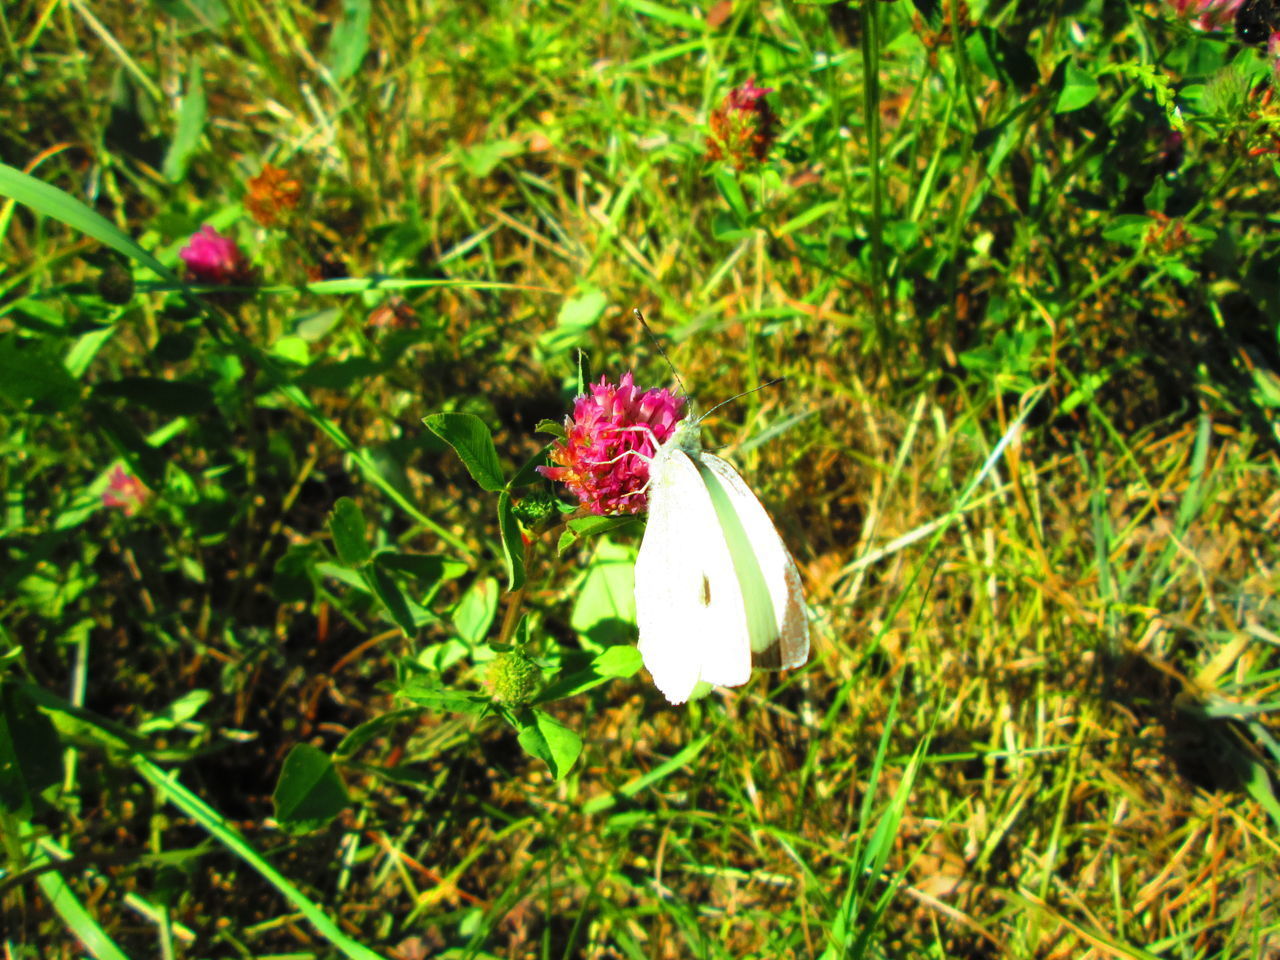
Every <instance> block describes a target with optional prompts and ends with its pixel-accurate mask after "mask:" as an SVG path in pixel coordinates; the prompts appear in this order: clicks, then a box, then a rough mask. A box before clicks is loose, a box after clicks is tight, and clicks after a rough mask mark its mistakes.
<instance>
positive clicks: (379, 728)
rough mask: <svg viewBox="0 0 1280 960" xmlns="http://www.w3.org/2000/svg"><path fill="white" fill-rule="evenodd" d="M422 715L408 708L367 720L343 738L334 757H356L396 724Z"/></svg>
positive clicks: (340, 758)
mask: <svg viewBox="0 0 1280 960" xmlns="http://www.w3.org/2000/svg"><path fill="white" fill-rule="evenodd" d="M421 714H422V711H421V710H419V709H418V708H417V707H408V708H406V709H404V710H392V711H391V712H390V713H384V714H382V715H381V716H379V717H374V718H373V719H372V720H366V721H365V722H364V723H362V724H360V725H359V726H358V727H356V728H355V729H354V730H352V731H351V732H350V733H348V734H347V735H346V736H345V737H343V738H342V742H341V743H340V744H338V749H336V750H334V751H333V755H334V756H335V757H337V758H338V759H339V760H342V759H345V758H347V757H350V756H354V755H355V754H356V752H357V751H359V750H360V748H361V747H363V746H364V745H365V744H366V743H368V742H369V741H370V740H372V739H374V738H375V737H377V736H379V735H381V734H382V733H384V732H386V731H387V730H390V729H391V728H392V727H394V726H395V725H396V724H398V723H402V722H404V721H405V720H412V719H413V718H414V717H417V716H420V715H421Z"/></svg>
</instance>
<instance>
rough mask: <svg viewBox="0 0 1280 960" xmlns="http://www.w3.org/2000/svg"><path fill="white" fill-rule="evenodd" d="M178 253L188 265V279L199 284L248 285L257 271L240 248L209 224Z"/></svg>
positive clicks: (192, 236) (193, 235)
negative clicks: (254, 270)
mask: <svg viewBox="0 0 1280 960" xmlns="http://www.w3.org/2000/svg"><path fill="white" fill-rule="evenodd" d="M178 256H180V257H181V258H182V261H183V263H185V264H186V265H187V277H188V279H190V280H194V281H196V282H197V283H211V284H222V285H224V286H247V285H248V284H250V283H252V282H253V270H252V268H250V266H249V261H248V260H246V259H245V256H244V253H243V252H242V251H241V250H240V247H239V246H238V245H237V244H236V242H235V241H234V240H232V239H231V238H230V237H224V236H223V235H222V234H220V233H219V232H218V231H217V230H215V229H213V227H211V226H209V225H208V224H205V225H204V226H203V227H201V228H200V229H199V230H197V231H196V232H195V233H193V234H192V235H191V239H190V240H188V241H187V245H186V246H185V247H183V248H182V249H181V250H179V251H178Z"/></svg>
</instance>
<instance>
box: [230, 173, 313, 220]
mask: <svg viewBox="0 0 1280 960" xmlns="http://www.w3.org/2000/svg"><path fill="white" fill-rule="evenodd" d="M248 187H249V192H248V194H246V195H245V198H244V205H245V207H246V208H247V209H248V211H249V216H251V217H253V219H254V220H256V221H257V222H258V223H260V224H262V226H264V227H275V226H279V225H280V223H281V221H283V220H284V218H285V216H286V215H287V214H289V213H290V212H292V210H293V209H294V208H295V207H296V206H297V205H298V201H299V200H301V199H302V184H300V183H299V182H298V181H297V180H294V179H293V178H292V177H290V176H289V172H288V171H287V170H283V169H281V168H280V167H273V166H272V165H271V164H269V163H268V164H265V165H264V166H263V168H262V172H261V173H260V174H258V175H257V176H256V177H250V178H249V183H248Z"/></svg>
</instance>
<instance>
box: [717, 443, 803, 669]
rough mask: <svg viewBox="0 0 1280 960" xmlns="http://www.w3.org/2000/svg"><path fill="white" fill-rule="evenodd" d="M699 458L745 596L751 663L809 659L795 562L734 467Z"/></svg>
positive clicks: (784, 664) (767, 664)
mask: <svg viewBox="0 0 1280 960" xmlns="http://www.w3.org/2000/svg"><path fill="white" fill-rule="evenodd" d="M698 462H699V465H700V467H701V469H702V472H703V475H704V477H705V479H706V483H707V489H708V492H709V493H710V495H711V498H712V501H713V503H714V504H715V507H716V510H717V514H718V516H719V520H720V527H721V529H722V531H723V532H724V536H725V539H726V541H727V543H728V545H729V550H730V554H731V556H732V559H733V562H734V565H735V569H736V572H737V577H738V581H739V583H740V585H741V586H740V589H741V593H742V595H743V596H744V597H745V598H746V603H747V606H746V615H747V622H748V632H749V635H750V638H751V656H752V660H753V662H754V664H755V666H758V667H768V668H777V667H783V668H790V667H798V666H801V665H802V664H804V663H805V661H807V660H808V659H809V615H808V613H807V612H806V610H805V603H804V587H803V585H802V584H801V581H800V571H799V570H797V569H796V563H795V560H793V559H792V558H791V554H790V553H789V552H788V551H787V548H786V545H785V544H784V543H783V542H782V537H780V536H779V535H778V531H777V529H776V528H775V527H774V525H773V521H772V520H771V519H769V514H768V512H767V511H766V510H765V508H764V505H763V504H761V503H760V500H759V499H758V498H757V497H756V495H755V494H754V493H752V492H751V488H750V487H748V486H747V484H746V481H744V480H743V479H742V477H741V476H739V475H738V471H737V470H735V469H733V467H732V466H731V465H730V464H729V463H728V462H727V461H725V460H722V459H721V458H720V457H717V456H716V455H715V454H711V453H702V454H701V455H700V456H699V458H698Z"/></svg>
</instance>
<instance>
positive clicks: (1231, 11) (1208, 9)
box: [1170, 0, 1244, 30]
mask: <svg viewBox="0 0 1280 960" xmlns="http://www.w3.org/2000/svg"><path fill="white" fill-rule="evenodd" d="M1170 2H1171V3H1172V4H1173V9H1174V10H1175V11H1177V14H1178V16H1180V17H1184V18H1186V19H1187V20H1190V21H1191V24H1192V26H1195V27H1198V28H1199V29H1201V30H1230V29H1231V27H1232V25H1233V24H1234V23H1235V19H1236V11H1237V10H1238V9H1239V8H1240V4H1241V3H1243V2H1244V0H1170Z"/></svg>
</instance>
